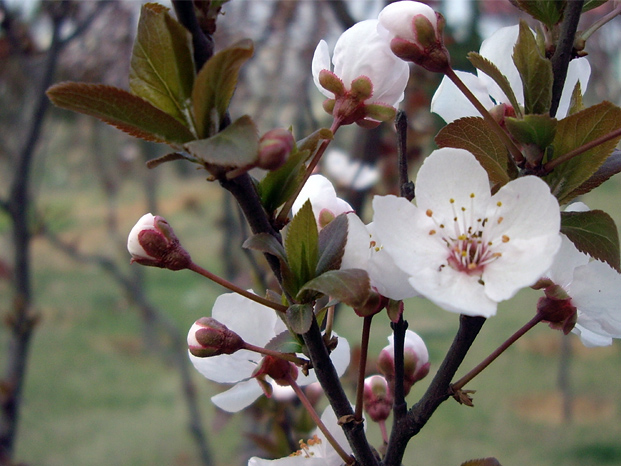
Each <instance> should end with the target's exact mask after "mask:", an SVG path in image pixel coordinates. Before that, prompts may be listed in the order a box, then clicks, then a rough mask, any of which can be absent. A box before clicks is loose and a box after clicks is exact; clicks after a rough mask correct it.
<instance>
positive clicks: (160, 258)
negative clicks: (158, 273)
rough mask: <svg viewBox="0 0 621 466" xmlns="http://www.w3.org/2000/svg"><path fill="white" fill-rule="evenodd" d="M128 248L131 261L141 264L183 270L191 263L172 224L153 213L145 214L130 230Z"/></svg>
mask: <svg viewBox="0 0 621 466" xmlns="http://www.w3.org/2000/svg"><path fill="white" fill-rule="evenodd" d="M127 250H128V251H129V253H130V254H131V256H132V260H131V262H132V263H133V262H138V263H139V264H141V265H148V266H151V267H161V268H163V269H169V270H182V269H186V268H188V266H189V265H190V263H191V259H190V255H189V254H188V253H187V251H186V250H185V249H183V247H181V244H180V243H179V239H178V238H177V236H176V235H175V232H174V231H173V229H172V227H171V226H170V224H169V223H168V222H167V221H166V220H165V219H164V218H163V217H160V216H159V215H158V216H153V215H152V214H145V215H143V216H142V217H141V218H140V220H138V222H137V223H136V225H134V228H132V230H131V231H130V232H129V236H128V238H127Z"/></svg>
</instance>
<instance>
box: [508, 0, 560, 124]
mask: <svg viewBox="0 0 621 466" xmlns="http://www.w3.org/2000/svg"><path fill="white" fill-rule="evenodd" d="M530 3H533V2H530ZM536 3H552V2H536ZM513 62H514V63H515V66H516V68H517V69H518V72H519V73H520V77H521V78H522V87H523V89H524V111H525V112H526V113H527V114H531V113H540V114H541V113H546V112H548V110H550V103H551V102H552V81H553V79H554V77H553V75H552V63H551V62H550V60H547V59H546V58H545V57H543V56H542V55H541V53H540V51H539V46H538V44H537V40H536V39H535V36H534V35H533V32H532V31H531V30H530V28H529V27H528V25H527V24H526V23H525V22H524V21H520V32H519V35H518V40H517V42H516V43H515V47H514V48H513Z"/></svg>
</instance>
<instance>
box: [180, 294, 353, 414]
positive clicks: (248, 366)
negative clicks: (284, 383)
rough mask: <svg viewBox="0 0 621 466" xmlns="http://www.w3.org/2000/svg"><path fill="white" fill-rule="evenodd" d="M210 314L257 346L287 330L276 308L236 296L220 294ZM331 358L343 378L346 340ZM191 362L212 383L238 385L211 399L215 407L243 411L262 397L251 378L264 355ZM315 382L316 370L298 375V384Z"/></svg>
mask: <svg viewBox="0 0 621 466" xmlns="http://www.w3.org/2000/svg"><path fill="white" fill-rule="evenodd" d="M211 315H212V317H213V318H214V319H216V320H217V321H218V322H220V323H222V324H224V325H226V326H227V327H228V328H229V329H230V330H232V331H234V332H235V333H237V334H238V335H239V336H240V337H241V338H243V340H244V341H246V342H247V343H250V344H253V345H256V346H265V345H266V344H267V343H268V342H269V341H270V340H271V339H272V338H274V337H275V336H276V335H279V334H280V333H282V332H284V331H286V330H287V329H286V326H285V324H284V323H283V321H282V320H281V319H280V318H278V316H277V315H276V313H275V312H274V310H273V309H270V308H269V307H266V306H263V305H261V304H258V303H255V302H254V301H251V300H249V299H247V298H244V297H243V296H240V295H238V294H236V293H227V294H223V295H220V296H219V297H218V298H217V299H216V302H215V304H214V306H213V310H212V313H211ZM331 358H332V362H333V363H334V366H335V368H336V370H337V372H338V374H339V375H342V374H343V373H344V372H345V369H347V366H348V365H349V344H348V343H347V340H346V339H344V338H339V342H338V345H337V347H336V349H335V350H334V351H333V352H332V354H331ZM190 360H191V361H192V364H194V367H195V368H196V370H198V371H199V372H200V373H201V374H202V375H203V376H205V377H206V378H208V379H209V380H213V381H214V382H217V383H223V384H235V385H234V386H233V387H232V388H230V389H229V390H227V391H225V392H222V393H219V394H218V395H215V396H213V397H212V398H211V401H212V402H213V403H214V404H215V405H216V406H218V407H219V408H221V409H223V410H225V411H229V412H237V411H240V410H242V409H244V408H245V407H247V406H249V405H250V404H252V403H253V402H254V401H255V400H256V399H257V398H259V396H261V395H262V394H263V390H262V388H261V386H260V385H259V383H258V382H257V381H256V380H254V379H253V378H252V375H253V372H254V370H255V369H256V368H257V366H258V365H259V363H260V362H261V360H262V356H261V355H260V354H258V353H255V352H252V351H248V350H239V351H237V352H235V353H233V354H230V355H229V354H222V355H220V356H214V357H210V358H197V357H196V356H194V355H192V354H190ZM316 381H317V377H316V376H315V372H314V371H313V370H311V371H310V373H309V375H308V376H305V375H304V374H302V372H300V373H299V374H298V378H297V383H298V384H299V385H308V384H310V383H313V382H316Z"/></svg>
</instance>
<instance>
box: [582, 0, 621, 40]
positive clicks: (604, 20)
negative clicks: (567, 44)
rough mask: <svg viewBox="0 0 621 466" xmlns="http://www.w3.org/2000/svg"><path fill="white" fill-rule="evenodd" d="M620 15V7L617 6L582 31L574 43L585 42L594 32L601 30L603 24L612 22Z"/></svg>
mask: <svg viewBox="0 0 621 466" xmlns="http://www.w3.org/2000/svg"><path fill="white" fill-rule="evenodd" d="M618 15H621V5H618V6H617V7H616V8H615V9H614V10H612V11H611V12H610V13H608V14H607V15H605V16H602V17H601V18H600V19H598V20H597V21H595V22H594V23H593V24H592V25H591V26H590V27H589V28H588V29H587V30H586V31H583V32H582V33H581V34H580V37H579V38H578V39H576V41H582V42H586V41H587V40H588V39H589V37H591V36H592V35H593V33H594V32H595V31H597V30H598V29H599V28H601V27H602V26H603V25H604V24H606V23H607V22H609V21H610V20H612V19H613V18H614V17H615V16H618Z"/></svg>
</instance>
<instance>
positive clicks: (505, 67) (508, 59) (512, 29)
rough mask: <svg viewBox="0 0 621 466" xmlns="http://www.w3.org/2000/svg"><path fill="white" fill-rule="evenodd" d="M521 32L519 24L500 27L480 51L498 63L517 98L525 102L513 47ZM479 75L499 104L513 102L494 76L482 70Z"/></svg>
mask: <svg viewBox="0 0 621 466" xmlns="http://www.w3.org/2000/svg"><path fill="white" fill-rule="evenodd" d="M519 32H520V27H519V26H518V25H515V26H509V27H504V28H500V29H498V30H497V31H496V32H494V33H493V34H492V35H491V36H490V37H488V38H487V39H485V40H484V41H483V43H482V44H481V49H480V50H479V53H480V54H481V55H482V56H484V57H485V58H487V59H488V60H489V61H491V62H492V63H493V64H494V65H496V67H497V68H498V69H499V70H500V72H501V73H502V74H504V75H505V77H506V78H507V79H508V80H509V84H510V86H511V89H513V93H514V94H515V98H516V99H517V101H518V102H520V103H521V104H524V89H523V87H522V78H521V77H520V73H519V72H518V70H517V68H516V67H515V63H513V47H514V46H515V43H516V42H517V38H518V34H519ZM478 75H479V78H480V79H481V81H483V82H484V83H485V85H486V87H487V89H488V92H489V94H490V95H491V96H492V97H493V98H494V100H496V103H497V104H499V103H505V104H511V102H509V99H508V98H507V96H506V95H505V93H504V92H502V90H501V89H500V87H499V86H498V84H496V82H495V81H494V80H493V79H492V78H490V77H489V76H487V75H486V74H485V73H482V72H479V73H478Z"/></svg>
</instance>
